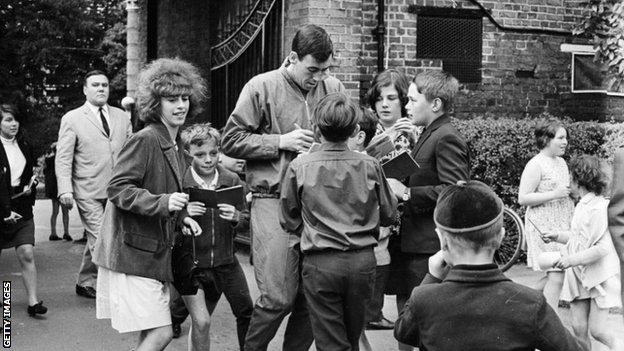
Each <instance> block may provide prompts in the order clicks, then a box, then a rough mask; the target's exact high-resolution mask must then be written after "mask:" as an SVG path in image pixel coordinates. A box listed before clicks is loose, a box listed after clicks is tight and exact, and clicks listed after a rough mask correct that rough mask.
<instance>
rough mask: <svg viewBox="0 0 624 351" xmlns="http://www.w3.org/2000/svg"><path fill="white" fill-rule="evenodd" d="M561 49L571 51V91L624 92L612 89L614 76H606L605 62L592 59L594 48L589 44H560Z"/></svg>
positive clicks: (619, 93)
mask: <svg viewBox="0 0 624 351" xmlns="http://www.w3.org/2000/svg"><path fill="white" fill-rule="evenodd" d="M561 51H562V52H570V53H572V64H571V65H570V69H571V82H570V91H571V92H573V93H603V94H607V95H616V96H624V93H622V92H618V91H614V90H612V89H613V88H615V87H614V84H613V83H614V78H610V77H609V76H608V74H607V71H608V67H607V65H606V64H601V63H599V62H596V61H594V56H595V53H596V50H595V49H594V48H593V47H592V46H591V45H574V44H561Z"/></svg>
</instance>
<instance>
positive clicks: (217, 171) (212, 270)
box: [172, 123, 253, 350]
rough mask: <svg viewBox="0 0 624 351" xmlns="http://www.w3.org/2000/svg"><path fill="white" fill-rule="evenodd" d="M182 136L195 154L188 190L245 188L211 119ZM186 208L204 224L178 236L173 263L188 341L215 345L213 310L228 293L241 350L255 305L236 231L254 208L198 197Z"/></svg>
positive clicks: (186, 180)
mask: <svg viewBox="0 0 624 351" xmlns="http://www.w3.org/2000/svg"><path fill="white" fill-rule="evenodd" d="M181 138H182V141H183V142H184V147H185V149H186V151H187V152H188V153H189V154H190V155H191V156H193V162H192V164H191V166H190V167H189V168H188V170H187V171H186V174H185V175H184V179H183V188H184V189H187V188H199V189H206V190H219V189H223V188H229V187H233V186H237V185H242V186H243V187H246V186H245V183H244V182H243V181H242V180H240V178H239V177H238V175H236V174H235V173H234V172H231V171H229V170H227V169H225V168H223V167H221V166H220V165H219V163H218V159H219V145H220V135H219V132H218V131H217V130H216V129H214V128H212V127H210V124H209V123H206V124H195V125H192V126H190V127H188V128H186V129H185V130H184V131H182V133H181ZM187 211H188V213H189V215H190V216H192V217H193V218H194V219H195V220H196V221H197V223H199V225H200V226H201V228H202V234H201V235H199V236H197V237H191V236H185V235H179V236H178V237H177V238H176V244H175V247H174V249H173V259H172V265H173V275H174V281H173V285H174V286H175V288H176V289H177V290H178V292H179V293H180V295H182V298H183V299H184V303H185V304H186V306H187V308H188V310H189V312H190V315H191V318H192V329H191V334H190V335H189V344H191V342H192V343H193V345H203V346H202V347H205V345H208V344H209V343H210V336H209V327H210V314H211V313H212V312H213V310H214V308H215V306H216V304H217V302H218V300H219V298H220V296H221V292H223V293H224V294H225V297H226V298H227V300H228V302H229V303H230V307H231V308H232V312H233V313H234V315H235V316H236V325H237V334H238V341H239V346H240V349H241V350H242V349H243V344H244V339H245V334H247V329H248V327H249V321H250V319H251V314H252V312H253V303H252V301H251V296H250V295H249V287H248V286H247V281H246V280H245V275H244V274H243V270H242V268H241V266H240V263H239V262H238V260H237V259H236V256H235V255H234V230H235V228H240V227H245V226H248V225H249V211H248V210H243V211H239V210H237V209H236V208H235V207H234V206H233V205H230V204H218V208H206V207H205V206H204V204H203V203H202V202H197V201H195V202H190V203H189V204H188V205H187Z"/></svg>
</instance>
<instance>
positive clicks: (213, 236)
mask: <svg viewBox="0 0 624 351" xmlns="http://www.w3.org/2000/svg"><path fill="white" fill-rule="evenodd" d="M210 216H211V217H212V226H211V228H210V229H211V230H212V245H211V246H210V267H212V266H214V245H215V232H214V226H215V222H214V210H213V211H210Z"/></svg>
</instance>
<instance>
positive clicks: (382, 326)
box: [366, 317, 394, 330]
mask: <svg viewBox="0 0 624 351" xmlns="http://www.w3.org/2000/svg"><path fill="white" fill-rule="evenodd" d="M366 329H370V330H387V329H394V323H393V322H391V321H389V320H387V319H386V317H381V319H380V320H378V321H374V322H368V323H367V324H366Z"/></svg>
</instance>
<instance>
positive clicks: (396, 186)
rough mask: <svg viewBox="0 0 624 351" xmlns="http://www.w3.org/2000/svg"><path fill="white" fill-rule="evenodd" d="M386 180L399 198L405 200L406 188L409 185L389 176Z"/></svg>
mask: <svg viewBox="0 0 624 351" xmlns="http://www.w3.org/2000/svg"><path fill="white" fill-rule="evenodd" d="M386 181H388V185H389V186H390V189H392V192H393V193H394V195H395V196H396V197H397V199H399V200H403V194H405V188H407V187H406V186H405V185H403V183H401V182H399V181H398V180H396V179H394V178H388V179H386Z"/></svg>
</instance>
